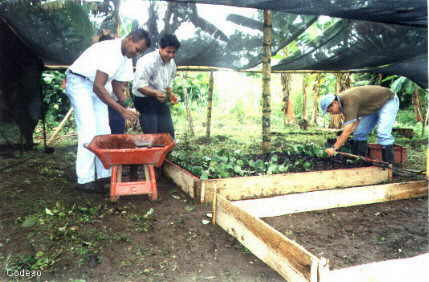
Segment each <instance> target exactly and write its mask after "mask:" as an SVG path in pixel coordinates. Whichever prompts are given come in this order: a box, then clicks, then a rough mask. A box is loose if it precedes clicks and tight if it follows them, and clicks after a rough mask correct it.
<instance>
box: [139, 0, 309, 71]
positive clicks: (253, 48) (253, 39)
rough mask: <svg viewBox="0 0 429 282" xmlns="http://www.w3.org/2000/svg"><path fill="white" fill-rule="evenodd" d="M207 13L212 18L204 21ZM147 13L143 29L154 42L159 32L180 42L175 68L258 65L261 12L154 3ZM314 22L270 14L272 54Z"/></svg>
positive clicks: (244, 67) (301, 18)
mask: <svg viewBox="0 0 429 282" xmlns="http://www.w3.org/2000/svg"><path fill="white" fill-rule="evenodd" d="M208 10H210V13H211V15H213V16H214V17H213V16H212V17H211V18H209V19H208V18H207V16H208V15H207V11H208ZM235 10H237V9H235ZM149 11H150V14H149V15H150V17H149V21H148V22H147V23H145V25H144V27H145V28H147V29H148V31H149V33H150V34H151V36H152V39H153V41H154V42H157V41H158V39H159V36H160V34H161V33H162V32H170V33H175V34H176V35H177V36H178V38H179V40H180V41H181V44H182V47H181V50H180V52H179V53H178V56H177V58H176V62H177V64H178V65H182V66H214V67H225V68H233V69H246V68H250V67H253V66H256V65H257V64H259V63H260V61H261V50H262V49H261V45H262V35H263V34H262V21H263V18H262V17H263V16H262V11H261V10H256V9H240V11H239V12H240V14H237V13H234V11H233V10H231V9H230V8H228V7H223V6H210V5H195V4H178V3H167V2H160V1H157V2H152V3H151V4H150V7H149ZM316 19H317V17H315V16H301V15H294V14H284V13H279V12H277V13H273V43H272V44H273V50H279V49H281V48H282V47H284V46H286V45H287V44H288V43H290V42H291V41H292V40H294V39H295V38H296V37H297V36H298V35H299V34H301V33H302V32H303V31H305V30H306V29H307V28H308V27H309V26H310V25H311V24H312V23H313V22H315V20H316ZM159 27H162V30H160V29H159ZM154 47H156V45H154Z"/></svg>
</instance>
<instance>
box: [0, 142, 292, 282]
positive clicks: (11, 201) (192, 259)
mask: <svg viewBox="0 0 429 282" xmlns="http://www.w3.org/2000/svg"><path fill="white" fill-rule="evenodd" d="M74 150H75V148H74V146H73V147H69V148H66V149H61V148H57V149H56V152H55V153H54V154H50V155H47V154H44V153H42V152H29V153H26V155H24V156H22V157H21V158H6V157H2V158H1V159H0V167H6V166H7V167H9V168H8V169H7V170H4V171H2V172H1V179H2V181H1V182H0V191H1V193H2V196H1V197H0V234H1V236H0V281H12V279H11V278H10V277H9V276H7V270H8V269H17V268H16V267H17V265H18V264H19V265H20V269H26V270H31V269H30V268H31V266H33V267H34V268H35V269H41V275H42V276H41V277H40V278H39V279H38V280H37V281H74V280H75V279H83V280H85V281H87V282H88V281H91V282H93V281H100V282H101V281H102V282H109V281H111V282H120V281H156V282H158V281H255V282H256V281H258V282H263V281H284V280H283V279H282V278H281V277H280V276H279V275H278V274H277V273H276V272H275V271H273V270H272V269H271V268H270V267H268V266H267V265H265V264H264V263H263V262H262V261H260V260H259V259H257V258H256V257H255V256H253V255H252V254H251V253H250V252H249V251H248V250H247V249H245V248H244V247H242V245H241V244H240V243H239V242H238V241H236V240H235V239H234V238H233V237H231V236H230V235H228V234H227V233H226V232H225V231H223V229H221V228H220V227H218V226H216V225H212V224H210V223H208V224H206V223H207V222H209V220H210V218H209V217H208V216H207V214H208V213H210V211H211V208H210V207H208V206H207V207H206V206H201V205H199V204H195V203H194V202H193V201H192V200H190V199H189V198H187V197H186V196H185V195H183V194H182V193H181V192H179V191H178V189H177V187H176V186H174V184H172V183H170V182H168V181H166V180H165V179H163V178H161V180H160V182H159V187H158V188H159V189H158V190H159V196H160V199H159V200H158V201H155V202H151V201H149V200H148V197H147V196H144V195H143V196H131V197H121V198H120V199H119V201H118V202H117V203H111V202H110V201H109V199H108V197H107V195H100V194H86V193H82V192H78V191H76V190H75V189H74V179H73V178H74V177H73V175H74V159H73V158H74ZM23 160H24V162H23ZM57 203H60V204H61V205H62V206H64V209H62V210H63V211H65V212H67V211H73V212H72V213H71V214H70V215H67V216H66V217H63V218H60V217H58V216H57V214H55V215H54V216H51V215H49V214H47V210H46V209H48V210H49V211H51V212H55V209H56V207H58V204H57ZM91 208H93V209H94V211H96V212H95V214H92V213H89V212H88V210H90V209H91ZM151 209H153V215H152V216H150V217H148V218H145V216H146V215H147V214H148V211H150V210H151ZM31 215H37V216H38V217H39V216H40V218H41V219H43V220H44V224H36V225H34V226H31V227H23V222H24V221H25V220H24V219H26V218H28V217H29V216H31ZM52 218H59V220H57V221H53V220H51V219H52ZM203 221H204V224H203ZM61 228H63V229H64V228H65V229H66V232H68V233H61V232H59V230H60V229H61ZM40 251H43V253H44V255H43V257H42V258H45V257H46V258H49V259H50V261H49V262H46V261H44V260H42V259H39V261H38V263H39V264H35V257H36V256H37V253H38V252H40ZM39 254H40V253H39ZM50 262H53V263H52V264H51V265H48V264H49V263H50ZM19 281H21V280H19Z"/></svg>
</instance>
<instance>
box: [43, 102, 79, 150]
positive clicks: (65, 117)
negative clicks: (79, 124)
mask: <svg viewBox="0 0 429 282" xmlns="http://www.w3.org/2000/svg"><path fill="white" fill-rule="evenodd" d="M72 112H73V108H70V110H69V111H68V112H67V114H66V115H65V116H64V118H63V120H62V121H61V123H60V124H59V125H58V126H57V128H55V131H54V133H52V136H51V137H49V139H48V141H47V142H46V144H47V145H50V144H51V143H52V141H53V140H54V139H55V137H57V135H58V133H59V132H60V131H61V129H63V127H64V125H65V124H66V122H67V121H68V120H69V118H70V116H71V114H72Z"/></svg>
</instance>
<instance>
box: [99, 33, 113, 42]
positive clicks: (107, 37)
mask: <svg viewBox="0 0 429 282" xmlns="http://www.w3.org/2000/svg"><path fill="white" fill-rule="evenodd" d="M111 39H115V37H113V35H112V34H110V33H106V34H102V35H101V36H100V38H99V39H98V42H101V41H104V40H111Z"/></svg>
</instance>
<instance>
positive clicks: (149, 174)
mask: <svg viewBox="0 0 429 282" xmlns="http://www.w3.org/2000/svg"><path fill="white" fill-rule="evenodd" d="M144 172H145V177H146V181H147V182H148V185H150V190H151V193H150V199H151V200H152V201H155V200H157V199H158V188H157V186H156V175H155V168H154V167H153V165H145V166H144Z"/></svg>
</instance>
